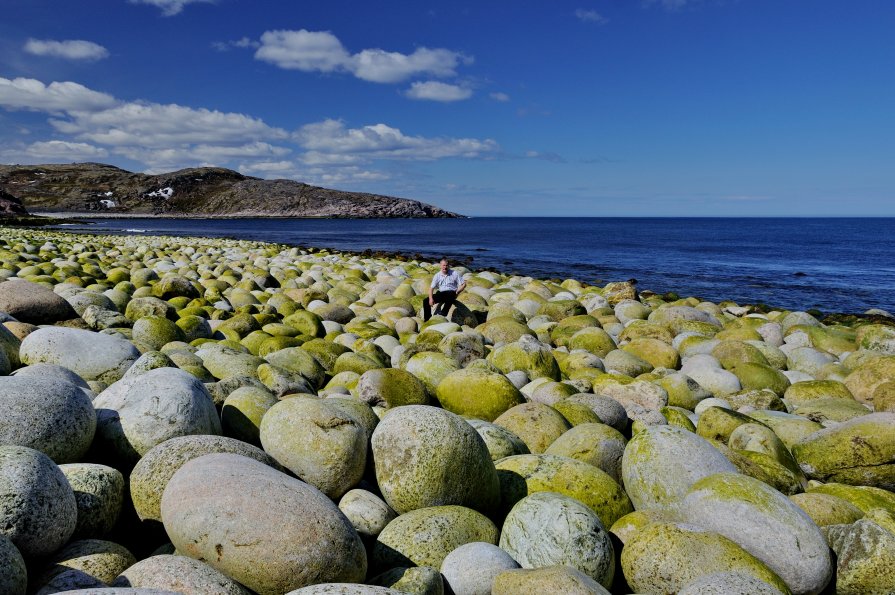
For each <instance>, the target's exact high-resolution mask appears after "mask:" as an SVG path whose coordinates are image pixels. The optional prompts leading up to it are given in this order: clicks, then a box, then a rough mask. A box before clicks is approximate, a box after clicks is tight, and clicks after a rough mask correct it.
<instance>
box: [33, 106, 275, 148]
mask: <svg viewBox="0 0 895 595" xmlns="http://www.w3.org/2000/svg"><path fill="white" fill-rule="evenodd" d="M50 123H51V124H52V125H53V127H55V128H56V130H58V131H59V132H62V133H65V134H71V135H75V136H77V137H78V138H79V139H84V140H90V141H93V142H96V143H100V144H104V145H113V146H139V147H146V148H165V147H168V146H171V145H177V144H183V143H189V144H221V143H225V144H226V143H245V142H253V141H257V140H259V139H272V138H284V137H286V136H287V135H286V133H285V131H283V130H280V129H277V128H271V127H270V126H268V125H267V124H265V123H264V122H263V121H262V120H260V119H258V118H253V117H251V116H247V115H245V114H239V113H233V112H220V111H217V110H209V109H205V108H198V109H197V108H191V107H185V106H181V105H177V104H173V103H172V104H159V103H144V102H130V103H123V104H120V105H117V106H115V107H112V108H110V109H106V110H102V111H94V112H86V111H70V112H69V118H68V119H53V120H50Z"/></svg>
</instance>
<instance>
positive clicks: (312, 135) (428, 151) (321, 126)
mask: <svg viewBox="0 0 895 595" xmlns="http://www.w3.org/2000/svg"><path fill="white" fill-rule="evenodd" d="M295 137H296V140H297V141H298V143H299V144H300V145H301V146H302V147H303V148H305V149H307V150H308V151H311V152H314V154H315V155H323V154H326V155H353V156H355V157H357V158H365V159H398V160H412V161H432V160H435V159H445V158H449V157H464V158H480V157H484V156H487V155H489V154H492V153H494V152H496V151H497V150H498V148H499V147H498V145H497V143H496V142H495V141H493V140H491V139H485V140H479V139H475V138H426V137H422V136H408V135H406V134H404V133H403V132H401V130H399V129H397V128H393V127H391V126H388V125H386V124H373V125H370V126H363V127H361V128H347V127H346V126H345V123H344V122H341V121H339V120H324V121H323V122H316V123H314V124H308V125H306V126H303V127H302V128H301V129H300V130H299V131H298V132H297V133H296V135H295Z"/></svg>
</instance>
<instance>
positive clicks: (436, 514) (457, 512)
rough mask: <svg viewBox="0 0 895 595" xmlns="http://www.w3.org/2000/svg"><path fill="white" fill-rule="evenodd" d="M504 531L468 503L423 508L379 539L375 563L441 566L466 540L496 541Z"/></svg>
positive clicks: (387, 529) (401, 518)
mask: <svg viewBox="0 0 895 595" xmlns="http://www.w3.org/2000/svg"><path fill="white" fill-rule="evenodd" d="M499 535H500V531H499V530H498V529H497V527H496V526H495V525H494V523H492V522H491V521H490V520H489V519H488V518H487V517H486V516H484V515H483V514H481V513H479V512H476V511H475V510H472V509H470V508H466V507H464V506H433V507H427V508H419V509H416V510H412V511H409V512H406V513H404V514H402V515H401V516H399V517H397V518H396V519H394V520H393V521H392V522H390V523H389V524H388V525H386V527H385V529H383V530H382V532H381V533H380V534H379V536H378V537H377V538H376V543H375V544H374V545H373V550H372V552H371V560H370V562H371V565H372V567H373V568H374V569H377V570H379V571H384V570H388V569H391V568H397V567H401V566H432V567H434V568H440V567H441V563H442V562H443V561H444V558H445V557H446V556H447V555H448V554H449V553H451V552H452V551H454V550H455V549H457V548H458V547H460V546H461V545H463V544H466V543H472V542H485V543H491V544H496V543H497V539H498V536H499Z"/></svg>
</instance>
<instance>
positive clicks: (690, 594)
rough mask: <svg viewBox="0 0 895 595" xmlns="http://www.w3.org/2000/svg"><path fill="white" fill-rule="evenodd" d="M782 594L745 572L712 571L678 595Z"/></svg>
mask: <svg viewBox="0 0 895 595" xmlns="http://www.w3.org/2000/svg"><path fill="white" fill-rule="evenodd" d="M732 594H737V595H783V591H781V590H780V589H778V588H777V587H775V586H773V585H771V584H769V583H767V582H765V581H763V580H761V579H760V578H757V577H754V576H752V575H750V574H746V573H745V572H737V571H729V572H714V573H712V574H707V575H705V576H701V577H699V578H698V579H696V580H695V581H693V582H692V583H690V584H689V585H687V586H686V587H684V588H683V589H681V590H680V591H679V592H678V595H732Z"/></svg>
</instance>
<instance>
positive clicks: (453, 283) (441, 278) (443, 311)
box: [423, 258, 466, 322]
mask: <svg viewBox="0 0 895 595" xmlns="http://www.w3.org/2000/svg"><path fill="white" fill-rule="evenodd" d="M433 289H437V290H438V293H435V294H433V293H432V290H433ZM464 289H466V281H464V280H463V278H462V277H460V273H458V272H457V271H455V270H453V269H451V267H450V265H449V264H448V260H447V258H442V259H441V270H440V271H439V272H437V273H435V276H434V277H432V284H431V285H430V286H429V299H428V300H423V322H425V321H427V320H429V318H430V317H431V316H432V306H434V305H435V304H438V307H437V308H435V314H438V315H442V316H447V313H448V311H449V310H450V309H451V306H453V305H454V301H456V299H457V295H458V294H459V293H460V292H461V291H463V290H464Z"/></svg>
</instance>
